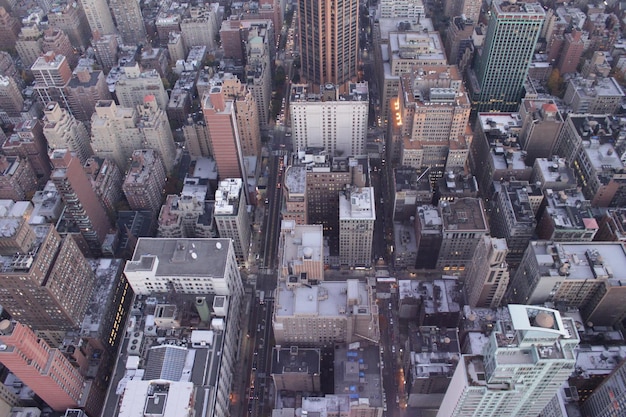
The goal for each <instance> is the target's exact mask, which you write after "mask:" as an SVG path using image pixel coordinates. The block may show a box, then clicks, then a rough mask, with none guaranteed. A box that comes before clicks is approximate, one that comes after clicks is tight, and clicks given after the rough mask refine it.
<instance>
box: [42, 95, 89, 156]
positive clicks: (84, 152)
mask: <svg viewBox="0 0 626 417" xmlns="http://www.w3.org/2000/svg"><path fill="white" fill-rule="evenodd" d="M43 134H44V136H45V137H46V139H47V140H48V146H49V147H50V149H69V150H70V152H74V154H75V155H76V157H78V159H80V162H81V164H84V163H85V161H87V158H89V157H90V156H91V155H92V154H93V150H92V149H91V144H90V143H89V133H88V132H87V128H86V127H85V125H84V124H83V123H82V122H80V121H78V120H76V119H75V118H74V116H72V115H71V114H70V112H69V111H67V110H65V109H63V108H61V106H59V104H58V103H55V102H49V103H47V105H46V109H45V110H44V118H43Z"/></svg>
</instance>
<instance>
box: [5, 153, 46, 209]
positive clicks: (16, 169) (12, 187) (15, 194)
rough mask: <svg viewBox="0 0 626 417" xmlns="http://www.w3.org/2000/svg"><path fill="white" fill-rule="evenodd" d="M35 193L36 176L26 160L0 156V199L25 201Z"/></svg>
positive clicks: (17, 157)
mask: <svg viewBox="0 0 626 417" xmlns="http://www.w3.org/2000/svg"><path fill="white" fill-rule="evenodd" d="M35 191H37V175H36V174H35V171H34V170H33V167H32V166H31V165H30V162H29V161H28V159H23V158H21V157H19V156H5V155H0V199H9V200H27V199H28V198H29V197H30V196H32V195H33V194H35Z"/></svg>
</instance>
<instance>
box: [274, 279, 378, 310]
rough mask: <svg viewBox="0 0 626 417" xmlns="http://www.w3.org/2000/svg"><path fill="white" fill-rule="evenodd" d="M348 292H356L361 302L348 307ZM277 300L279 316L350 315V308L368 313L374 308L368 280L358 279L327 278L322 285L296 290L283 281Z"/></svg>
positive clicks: (277, 293) (277, 290) (277, 291)
mask: <svg viewBox="0 0 626 417" xmlns="http://www.w3.org/2000/svg"><path fill="white" fill-rule="evenodd" d="M348 292H351V293H354V294H355V295H356V297H355V298H357V299H358V300H360V304H357V305H354V306H351V307H348ZM276 300H277V301H276V303H275V306H276V309H275V311H274V314H276V316H277V317H291V316H300V315H309V316H320V317H323V316H327V317H339V316H347V310H348V308H353V309H354V310H355V311H357V312H358V313H359V314H365V313H368V312H369V311H370V307H371V306H370V305H369V303H368V301H369V295H368V292H367V288H366V285H365V283H361V282H358V281H356V280H349V281H323V282H320V283H319V284H318V285H309V286H300V287H296V288H294V289H293V290H291V289H288V288H287V286H286V284H285V283H284V282H281V283H280V285H279V286H278V288H277V289H276ZM361 310H363V313H361Z"/></svg>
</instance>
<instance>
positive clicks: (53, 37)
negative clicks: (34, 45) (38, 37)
mask: <svg viewBox="0 0 626 417" xmlns="http://www.w3.org/2000/svg"><path fill="white" fill-rule="evenodd" d="M41 50H42V51H43V52H44V53H46V52H54V54H55V55H63V56H64V57H65V59H66V60H67V63H68V64H69V66H70V68H74V67H76V64H78V59H79V55H78V54H77V53H75V52H74V46H73V45H72V41H70V38H69V37H68V36H67V34H66V33H65V32H63V31H62V30H61V29H47V30H46V31H45V32H44V36H43V41H42V43H41Z"/></svg>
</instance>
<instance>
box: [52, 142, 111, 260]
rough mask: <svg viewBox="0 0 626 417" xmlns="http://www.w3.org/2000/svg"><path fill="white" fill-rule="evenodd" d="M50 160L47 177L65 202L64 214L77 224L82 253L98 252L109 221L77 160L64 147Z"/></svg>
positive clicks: (93, 253) (53, 153)
mask: <svg viewBox="0 0 626 417" xmlns="http://www.w3.org/2000/svg"><path fill="white" fill-rule="evenodd" d="M50 161H51V162H52V166H53V167H54V171H53V172H52V175H51V176H50V179H51V180H52V182H53V183H54V185H55V186H56V187H57V190H58V191H59V192H60V193H61V197H62V198H63V202H64V203H65V212H64V216H65V217H66V219H67V220H69V221H70V222H72V223H74V224H76V226H77V228H78V230H79V231H80V234H81V235H82V238H83V239H84V241H85V243H86V246H87V247H81V250H83V253H85V254H91V255H98V254H100V251H101V245H102V242H103V241H104V238H105V236H106V234H107V233H108V231H109V227H110V224H109V221H108V217H107V213H106V210H105V209H104V206H103V205H102V202H101V201H100V199H99V198H98V196H97V195H96V192H95V191H94V190H93V188H92V187H91V183H90V182H89V179H88V178H87V174H86V173H85V172H84V171H83V167H82V164H81V163H80V160H79V159H78V158H77V157H76V156H75V155H72V153H71V152H70V151H68V150H67V149H59V150H55V151H53V152H52V153H51V154H50Z"/></svg>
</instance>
